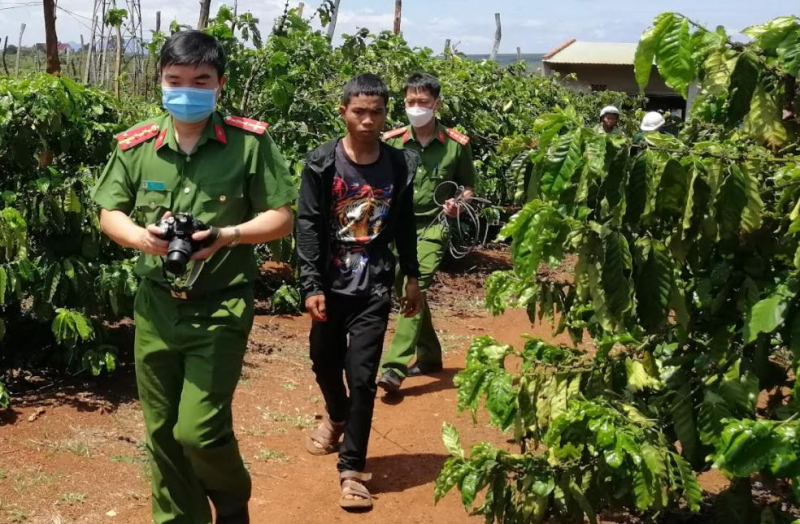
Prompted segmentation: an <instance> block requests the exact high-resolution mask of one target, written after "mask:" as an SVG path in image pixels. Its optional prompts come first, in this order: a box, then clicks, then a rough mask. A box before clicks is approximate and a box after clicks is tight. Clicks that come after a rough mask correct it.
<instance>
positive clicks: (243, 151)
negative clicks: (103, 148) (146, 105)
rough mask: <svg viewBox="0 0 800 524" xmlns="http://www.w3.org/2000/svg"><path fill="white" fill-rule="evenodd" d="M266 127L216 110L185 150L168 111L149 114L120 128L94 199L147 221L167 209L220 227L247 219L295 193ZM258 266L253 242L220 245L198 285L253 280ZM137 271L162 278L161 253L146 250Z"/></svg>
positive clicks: (219, 286) (203, 289)
mask: <svg viewBox="0 0 800 524" xmlns="http://www.w3.org/2000/svg"><path fill="white" fill-rule="evenodd" d="M265 130H266V126H265V125H264V124H263V123H259V122H256V121H254V120H248V119H242V118H236V117H226V118H224V119H223V117H222V116H221V115H220V114H219V113H214V114H213V115H212V116H211V118H209V122H208V125H207V126H206V129H205V131H204V133H203V135H202V136H201V137H200V140H199V141H198V142H197V145H196V146H195V149H194V151H192V153H191V154H188V155H187V154H186V153H184V152H183V151H181V149H180V147H179V146H178V141H177V140H176V139H175V133H174V130H173V127H172V118H171V117H170V116H169V115H168V114H164V115H163V116H160V117H158V118H155V119H152V120H148V121H147V122H143V123H141V124H139V125H137V126H135V127H133V128H132V129H131V130H130V131H127V132H126V133H123V134H122V135H120V137H119V144H118V146H117V148H116V149H115V150H114V153H113V154H112V156H111V159H110V160H109V162H108V165H107V166H106V168H105V170H104V171H103V174H102V175H101V176H100V179H99V180H98V181H97V185H96V186H95V187H94V192H93V198H94V201H95V202H96V203H97V204H98V205H99V206H100V207H101V208H103V209H107V210H120V211H123V212H125V213H128V214H130V215H131V218H132V219H133V220H134V222H136V223H137V224H139V225H141V226H146V225H148V224H153V223H155V222H157V221H158V220H159V219H160V218H161V217H162V215H163V214H164V213H165V212H166V211H172V212H173V213H181V212H183V213H191V214H193V215H194V216H195V218H197V219H199V220H202V221H203V222H205V223H206V224H208V225H211V226H217V227H226V226H233V225H237V224H241V223H243V222H247V221H248V220H250V219H252V218H253V217H254V216H255V215H257V214H258V213H262V212H264V211H267V210H269V209H277V208H280V207H282V206H285V205H286V204H289V203H290V202H292V201H293V200H294V199H295V198H296V190H295V187H294V184H293V182H292V178H291V176H290V175H289V171H288V169H287V167H286V163H285V161H284V159H283V156H282V155H281V153H280V152H279V151H278V148H277V146H276V145H275V143H274V142H273V141H272V139H271V138H270V137H269V135H267V134H266V132H265ZM259 133H260V134H259ZM195 263H198V262H195ZM256 270H257V268H256V260H255V255H254V252H253V246H252V245H239V246H236V247H234V248H222V249H220V250H219V251H217V252H216V253H215V254H214V255H212V256H211V257H210V258H209V259H208V260H206V262H205V265H204V266H203V269H202V271H201V272H200V275H199V277H198V278H197V280H196V282H195V284H194V286H193V287H192V289H193V291H194V292H197V293H199V294H200V293H202V294H205V293H209V292H214V291H219V290H223V289H226V288H229V287H231V286H235V285H238V284H244V283H248V282H252V281H253V280H254V279H255V277H256ZM136 272H137V274H139V275H140V276H142V277H145V278H148V279H151V280H154V281H156V282H160V283H164V277H163V272H162V260H161V258H160V257H156V256H149V255H140V256H139V260H138V263H137V266H136Z"/></svg>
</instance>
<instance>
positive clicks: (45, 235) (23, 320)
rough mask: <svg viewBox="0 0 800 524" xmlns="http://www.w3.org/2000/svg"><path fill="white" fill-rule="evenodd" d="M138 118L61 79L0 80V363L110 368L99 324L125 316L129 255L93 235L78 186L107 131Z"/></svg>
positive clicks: (130, 287)
mask: <svg viewBox="0 0 800 524" xmlns="http://www.w3.org/2000/svg"><path fill="white" fill-rule="evenodd" d="M139 107H142V105H141V104H140V105H139ZM145 107H146V105H145ZM143 117H144V114H142V112H141V110H136V111H133V110H128V111H126V110H124V109H122V108H120V107H118V106H117V104H116V103H115V102H114V100H113V99H112V97H111V96H110V95H109V94H108V93H105V92H102V91H99V90H96V89H89V88H85V87H83V86H81V85H79V84H77V83H75V82H72V81H71V80H68V79H65V78H58V77H53V76H49V75H38V76H33V77H30V78H26V79H20V80H11V79H2V78H0V199H1V200H2V209H0V308H1V309H0V338H2V339H3V340H2V343H1V344H2V348H3V351H2V353H0V362H2V364H3V367H4V368H7V367H12V366H20V365H25V366H37V367H41V368H43V367H51V366H58V367H66V368H68V369H70V370H72V371H80V370H89V371H91V373H93V374H99V373H100V372H101V371H103V370H108V371H112V370H113V369H114V367H115V365H116V350H115V349H114V347H113V346H111V345H109V344H107V343H106V336H105V323H106V322H107V321H109V320H113V319H118V318H121V317H122V316H124V315H126V314H129V312H130V311H131V304H132V297H133V294H134V292H135V290H136V286H137V282H136V278H135V277H134V275H133V269H132V267H133V266H132V263H131V261H130V260H129V255H126V254H125V253H123V252H122V250H120V249H117V248H116V247H115V246H114V245H113V244H112V243H111V242H109V241H108V240H107V239H106V237H105V236H104V235H102V234H101V233H100V231H99V227H98V217H97V212H96V210H95V209H94V207H93V204H92V203H91V201H90V199H89V195H88V192H89V189H91V187H92V185H93V184H94V180H95V178H96V176H97V175H98V172H99V171H98V170H99V169H101V168H102V166H103V165H104V164H105V162H106V160H107V158H108V155H109V154H110V152H111V148H112V145H113V142H114V134H115V133H117V132H119V131H122V130H124V129H125V128H126V127H127V126H128V125H130V124H131V123H133V122H135V121H136V120H138V119H141V118H143ZM42 324H44V325H46V326H47V327H48V329H46V330H40V329H38V328H37V326H39V325H42ZM54 347H57V348H58V349H57V350H53V348H54ZM8 400H9V399H8V395H7V393H6V391H5V389H1V390H0V404H2V405H5V404H7V403H8Z"/></svg>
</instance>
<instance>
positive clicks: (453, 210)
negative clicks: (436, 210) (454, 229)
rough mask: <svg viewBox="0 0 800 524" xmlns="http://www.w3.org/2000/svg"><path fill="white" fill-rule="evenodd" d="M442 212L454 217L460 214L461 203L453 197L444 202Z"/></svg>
mask: <svg viewBox="0 0 800 524" xmlns="http://www.w3.org/2000/svg"><path fill="white" fill-rule="evenodd" d="M443 207H444V214H445V215H447V216H449V217H450V218H456V217H457V216H458V215H460V214H461V204H458V203H457V202H456V199H455V198H451V199H450V200H447V201H446V202H445V203H444V206H443Z"/></svg>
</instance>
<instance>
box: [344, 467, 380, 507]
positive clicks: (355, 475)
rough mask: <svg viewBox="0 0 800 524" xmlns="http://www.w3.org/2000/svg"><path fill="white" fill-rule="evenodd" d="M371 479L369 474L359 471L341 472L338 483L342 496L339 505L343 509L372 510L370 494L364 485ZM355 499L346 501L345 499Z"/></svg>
mask: <svg viewBox="0 0 800 524" xmlns="http://www.w3.org/2000/svg"><path fill="white" fill-rule="evenodd" d="M371 478H372V475H371V474H370V473H361V472H359V471H342V472H341V473H339V482H340V483H341V485H342V496H341V498H340V499H339V505H340V506H341V507H342V508H344V509H372V494H370V492H369V490H368V489H367V486H365V485H364V483H365V482H368V481H369V480H370V479H371ZM348 496H351V497H356V498H352V499H348V498H347V497H348Z"/></svg>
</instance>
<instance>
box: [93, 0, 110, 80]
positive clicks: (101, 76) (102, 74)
mask: <svg viewBox="0 0 800 524" xmlns="http://www.w3.org/2000/svg"><path fill="white" fill-rule="evenodd" d="M101 1H102V8H101V12H100V50H99V52H100V56H99V57H98V58H99V59H100V60H98V63H97V74H96V75H95V81H97V83H98V85H101V86H105V85H106V57H107V54H108V40H106V3H105V1H103V0H101Z"/></svg>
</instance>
